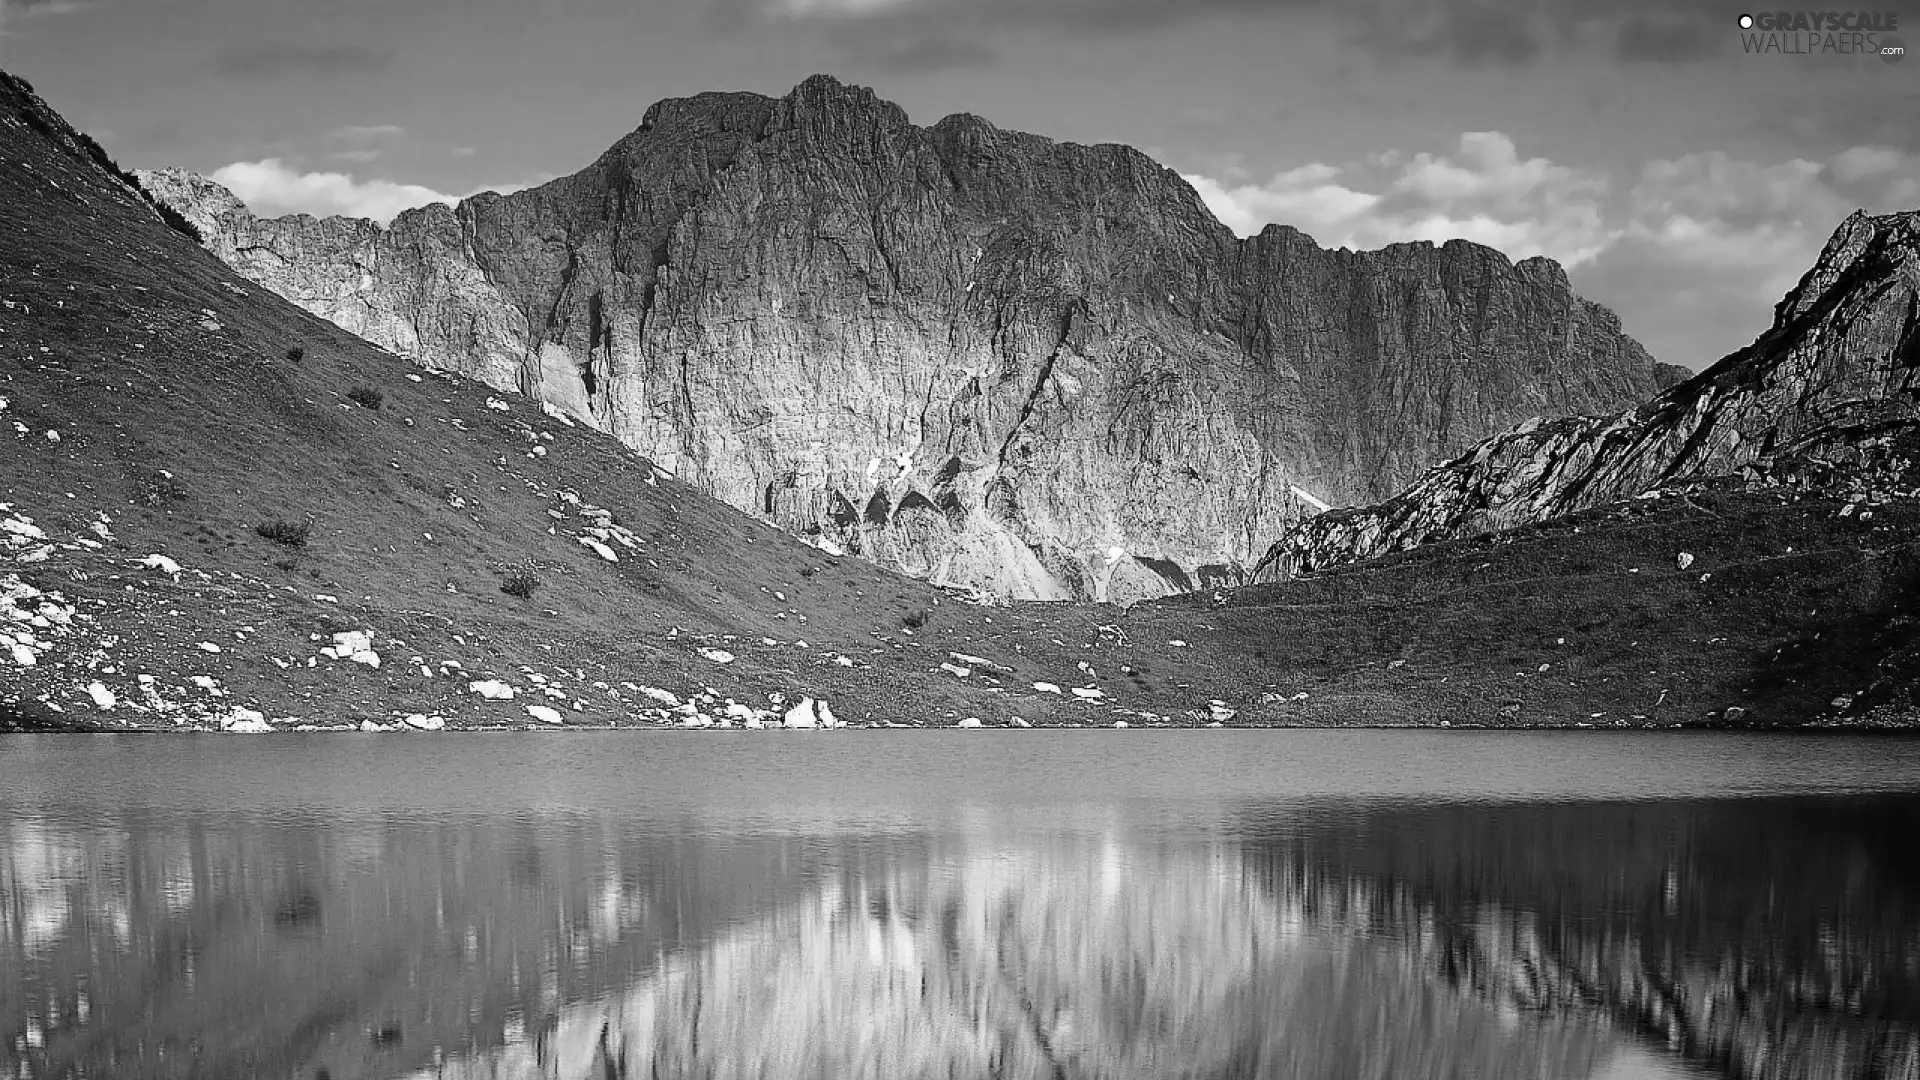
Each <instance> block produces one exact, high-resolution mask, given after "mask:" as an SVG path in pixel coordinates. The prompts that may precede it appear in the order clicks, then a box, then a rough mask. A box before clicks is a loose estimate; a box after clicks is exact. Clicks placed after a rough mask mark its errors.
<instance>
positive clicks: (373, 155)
mask: <svg viewBox="0 0 1920 1080" xmlns="http://www.w3.org/2000/svg"><path fill="white" fill-rule="evenodd" d="M327 156H328V157H330V158H332V159H334V160H335V161H352V162H356V163H358V164H361V165H364V164H366V163H368V162H370V161H379V160H380V151H378V150H335V151H334V152H333V153H331V154H328V155H327Z"/></svg>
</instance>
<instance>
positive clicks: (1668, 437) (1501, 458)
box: [1256, 213, 1920, 580]
mask: <svg viewBox="0 0 1920 1080" xmlns="http://www.w3.org/2000/svg"><path fill="white" fill-rule="evenodd" d="M1916 432H1920V213H1903V214H1892V215H1888V216H1884V217H1869V216H1867V215H1866V214H1864V213H1855V214H1854V215H1853V216H1851V217H1849V218H1848V219H1847V220H1846V221H1845V222H1843V223H1842V224H1841V225H1840V227H1839V228H1838V229H1837V230H1836V231H1835V232H1834V234H1833V237H1832V238H1831V239H1830V240H1828V241H1827V245H1826V248H1825V249H1824V250H1823V251H1821V253H1820V257H1819V259H1818V261H1817V262H1816V263H1815V264H1814V266H1813V268H1812V269H1810V270H1808V271H1807V273H1806V275H1805V276H1804V277H1802V278H1801V279H1800V282H1799V284H1798V285H1796V286H1795V287H1794V289H1793V290H1792V291H1791V292H1789V293H1788V294H1787V296H1786V297H1785V299H1783V300H1781V301H1780V304H1779V305H1778V307H1777V308H1776V309H1775V313H1774V321H1773V326H1772V327H1771V328H1770V329H1768V330H1767V332H1766V333H1764V334H1762V335H1761V336H1760V337H1759V338H1758V339H1757V340H1755V341H1754V343H1753V344H1751V345H1749V346H1747V347H1746V348H1744V349H1742V350H1740V351H1739V352H1736V353H1733V354H1732V355H1730V356H1728V357H1726V358H1725V359H1723V360H1721V361H1720V362H1719V363H1718V364H1715V365H1714V366H1713V367H1712V368H1710V369H1708V370H1706V371H1704V372H1701V373H1700V374H1699V375H1698V376H1696V377H1694V378H1692V379H1689V380H1688V381H1686V382H1684V383H1682V384H1680V385H1678V386H1675V387H1673V388H1671V389H1669V390H1667V391H1666V392H1665V393H1663V394H1661V395H1660V396H1659V397H1657V398H1655V399H1654V400H1652V401H1650V402H1647V403H1646V404H1644V405H1641V406H1639V407H1637V408H1633V409H1628V410H1625V411H1622V412H1619V413H1615V414H1612V415H1608V416H1571V417H1565V418H1562V419H1558V420H1550V421H1532V422H1529V423H1527V424H1524V425H1521V426H1520V427H1518V428H1516V429H1515V430H1513V431H1511V432H1508V433H1506V434H1503V435H1499V436H1496V437H1494V438H1491V439H1488V440H1486V441H1485V442H1483V443H1481V444H1480V445H1479V446H1477V447H1475V448H1474V449H1473V450H1472V451H1470V452H1469V453H1467V454H1466V455H1464V456H1462V457H1460V458H1458V459H1456V460H1454V461H1452V462H1449V463H1447V464H1445V465H1442V466H1440V467H1439V468H1436V469H1434V470H1433V471H1431V472H1429V473H1428V474H1427V475H1425V476H1423V477H1422V478H1420V480H1419V481H1418V482H1416V483H1414V484H1413V485H1412V486H1410V487H1409V488H1407V489H1406V490H1405V491H1403V492H1401V493H1400V494H1398V495H1396V496H1394V497H1393V498H1391V499H1389V500H1387V501H1385V502H1383V503H1380V504H1378V505H1375V506H1371V507H1365V508H1360V509H1353V510H1344V511H1339V512H1335V513H1329V514H1325V515H1322V516H1320V517H1317V518H1314V519H1312V520H1310V521H1306V522H1303V523H1301V524H1300V525H1299V526H1297V527H1296V528H1294V529H1293V530H1292V531H1290V532H1289V533H1288V534H1287V535H1286V536H1285V537H1284V538H1282V539H1281V540H1280V541H1279V542H1278V543H1276V544H1275V545H1274V546H1273V547H1272V548H1271V549H1270V550H1269V551H1268V552H1267V554H1266V556H1265V557H1264V558H1263V559H1262V561H1261V563H1260V566H1259V567H1258V568H1257V570H1256V577H1258V578H1259V579H1260V580H1280V579H1284V578H1286V577H1289V576H1292V575H1294V574H1298V573H1302V572H1306V571H1312V570H1316V569H1321V568H1324V567H1327V566H1332V565H1336V564H1339V563H1343V562H1349V561H1353V560H1356V559H1365V558H1369V557H1372V556H1376V555H1380V554H1383V553H1387V552H1393V551H1403V550H1406V549H1408V548H1412V547H1414V546H1417V545H1419V544H1423V543H1426V542H1429V541H1433V540H1441V539H1449V538H1458V537H1465V536H1473V535H1477V534H1481V533H1487V532H1493V531H1497V530H1501V529H1511V528H1514V527H1516V526H1520V525H1526V524H1531V523H1536V522H1542V521H1547V520H1551V519H1553V518H1557V517H1561V516H1563V515H1566V514H1569V513H1572V512H1575V511H1579V510H1584V509H1588V508H1591V507H1597V506H1604V505H1606V504H1608V503H1614V502H1618V501H1620V500H1622V499H1631V498H1637V497H1658V493H1659V491H1660V489H1663V488H1671V487H1676V486H1681V485H1686V484H1689V483H1692V482H1696V481H1700V480H1704V479H1709V478H1715V477H1726V476H1739V477H1741V478H1744V479H1745V480H1747V481H1750V482H1756V483H1764V484H1774V485H1778V484H1798V485H1800V486H1806V485H1808V484H1815V483H1819V482H1821V481H1823V480H1825V479H1826V478H1828V477H1829V476H1830V475H1831V474H1833V473H1835V472H1844V473H1846V474H1848V475H1849V477H1850V478H1851V480H1850V484H1851V488H1852V490H1850V491H1849V492H1848V493H1847V494H1848V496H1849V498H1850V500H1851V501H1852V503H1853V504H1854V506H1855V508H1856V509H1858V510H1859V511H1860V513H1861V518H1862V520H1870V519H1871V518H1872V517H1873V509H1874V508H1875V507H1876V506H1877V505H1879V504H1880V503H1882V502H1884V501H1885V500H1886V499H1887V498H1888V497H1889V493H1890V492H1893V491H1897V490H1899V489H1901V488H1902V487H1903V482H1902V480H1901V479H1900V477H1901V476H1902V475H1903V474H1904V473H1905V470H1906V469H1907V467H1908V465H1909V464H1910V460H1909V458H1908V456H1907V455H1909V454H1911V453H1913V447H1912V446H1911V445H1909V444H1910V442H1911V440H1912V438H1913V436H1914V435H1915V433H1916ZM1851 512H1852V511H1851V510H1850V511H1849V513H1851Z"/></svg>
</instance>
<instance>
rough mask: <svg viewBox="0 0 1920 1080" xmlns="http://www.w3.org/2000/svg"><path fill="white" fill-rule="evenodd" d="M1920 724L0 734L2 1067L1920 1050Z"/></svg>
mask: <svg viewBox="0 0 1920 1080" xmlns="http://www.w3.org/2000/svg"><path fill="white" fill-rule="evenodd" d="M1916 835H1920V741H1915V740H1904V739H1894V738H1866V737H1859V738H1854V737H1833V738H1793V737H1770V736H1761V735H1753V734H1725V735H1723V734H1711V733H1679V732H1675V733H1659V734H1652V733H1638V734H1626V733H1620V734H1609V733H1598V732H1593V733H1505V732H1502V733H1494V732H1464V731H1461V732H1409V731H1391V732H1389V731H1338V732H1335V731H1233V730H1219V731H1057V730H1056V731H1042V730H1034V731H967V732H958V731H956V732H882V731H848V732H773V731H769V732H744V731H743V732H728V733H718V732H715V733H679V732H607V733H569V734H563V733H526V734H500V735H468V736H459V737H454V736H445V735H440V736H395V735H387V736H361V735H333V736H311V737H308V736H294V735H282V736H277V737H269V738H244V737H219V736H202V737H190V736H162V737H129V736H0V1077H22V1078H26V1077H33V1078H46V1077H112V1078H133V1077H169V1078H171V1077H179V1078H187V1077H193V1078H224V1077H234V1078H241V1077H245V1078H255V1077H261V1078H280V1077H286V1078H301V1080H357V1078H399V1077H406V1078H417V1080H428V1078H442V1080H482V1078H485V1080H506V1078H510V1077H511V1078H518V1077H529V1078H531V1077H543V1078H555V1080H575V1078H578V1080H586V1078H589V1077H591V1078H594V1080H604V1078H607V1077H626V1076H631V1077H649V1078H651V1077H659V1078H675V1077H703V1078H713V1080H726V1078H734V1077H741V1078H744V1077H765V1078H769V1080H772V1078H819V1080H843V1078H871V1080H906V1078H914V1077H935V1076H938V1077H951V1078H956V1080H957V1078H971V1077H981V1078H988V1077H993V1078H1008V1080H1012V1078H1025V1077H1035V1078H1093V1077H1103V1078H1104V1077H1126V1078H1139V1080H1148V1078H1166V1077H1192V1078H1215V1080H1228V1078H1257V1077H1276V1078H1322V1077H1324V1078H1327V1080H1335V1078H1339V1080H1359V1078H1379V1080H1389V1078H1393V1080H1400V1078H1420V1077H1457V1078H1460V1080H1497V1078H1505V1077H1512V1078H1526V1080H1550V1078H1560V1077H1570V1078H1571V1077H1593V1078H1607V1080H1621V1078H1628V1077H1647V1078H1655V1077H1681V1076H1737V1077H1856V1076H1857V1077H1916V1076H1920V869H1917V868H1916V867H1917V866H1920V864H1916V861H1915V859H1914V850H1915V846H1914V837H1915V836H1916Z"/></svg>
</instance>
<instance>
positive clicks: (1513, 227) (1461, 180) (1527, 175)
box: [1186, 131, 1610, 265]
mask: <svg viewBox="0 0 1920 1080" xmlns="http://www.w3.org/2000/svg"><path fill="white" fill-rule="evenodd" d="M1186 179H1187V182H1188V183H1190V184H1192V185H1193V186H1194V189H1195V190H1196V191H1198V192H1199V193H1200V197H1201V199H1202V201H1204V202H1205V203H1206V204H1207V206H1208V208H1209V209H1211V210H1212V211H1213V212H1214V214H1215V216H1217V217H1219V218H1220V220H1221V221H1222V222H1223V223H1224V224H1226V225H1227V226H1228V227H1229V228H1232V229H1233V230H1234V231H1235V232H1236V233H1239V234H1240V235H1243V236H1245V235H1251V234H1253V233H1255V232H1257V231H1259V229H1260V228H1262V227H1263V226H1265V225H1266V224H1267V223H1269V222H1278V223H1283V224H1288V225H1292V226H1294V227H1296V228H1299V229H1301V230H1302V231H1304V232H1307V233H1309V234H1311V235H1312V236H1313V237H1314V238H1315V239H1316V240H1318V241H1320V242H1321V243H1323V244H1328V245H1332V246H1336V247H1354V248H1371V247H1379V246H1382V245H1385V244H1390V243H1397V242H1401V241H1410V240H1427V241H1431V242H1433V243H1444V242H1446V241H1447V240H1451V239H1456V238H1457V239H1464V240H1472V241H1475V242H1477V243H1482V244H1486V245H1488V246H1489V247H1495V248H1499V249H1500V250H1502V251H1504V252H1506V253H1507V254H1508V255H1509V256H1510V257H1512V258H1516V259H1518V258H1525V257H1527V256H1530V255H1547V256H1550V257H1552V258H1555V259H1558V260H1559V261H1561V262H1562V263H1566V264H1569V265H1573V264H1578V263H1580V262H1584V261H1586V260H1588V259H1591V258H1593V257H1594V256H1596V255H1597V254H1599V252H1600V251H1601V250H1602V249H1603V248H1605V246H1606V245H1607V243H1608V242H1609V239H1610V237H1609V234H1608V230H1607V227H1606V225H1605V221H1604V215H1603V203H1604V200H1605V199H1606V196H1607V188H1608V184H1607V180H1606V178H1605V177H1603V176H1600V175H1598V174H1595V173H1590V172H1585V171H1582V170H1577V169H1573V168H1569V167H1567V166H1564V165H1556V164H1554V163H1553V162H1551V161H1549V160H1547V159H1545V158H1538V157H1536V158H1522V157H1521V156H1520V155H1519V153H1518V152H1517V150H1516V148H1515V146H1514V143H1513V140H1512V139H1511V138H1509V137H1508V136H1506V135H1504V134H1502V133H1500V132H1497V131H1478V132H1467V133H1466V134H1463V135H1461V136H1460V138H1459V141H1458V143H1457V145H1456V147H1455V149H1454V150H1453V151H1452V152H1451V153H1449V154H1432V153H1425V152H1422V153H1418V154H1414V155H1411V156H1407V155H1403V154H1399V153H1396V152H1392V151H1389V152H1385V153H1381V154H1375V155H1373V156H1371V157H1369V158H1367V159H1364V160H1362V161H1359V162H1354V163H1351V164H1347V165H1328V164H1324V163H1315V164H1311V165H1303V166H1301V167H1299V168H1296V169H1291V170H1288V171H1286V172H1283V173H1280V174H1278V175H1276V176H1274V177H1273V178H1272V179H1270V180H1268V181H1267V182H1266V183H1264V184H1242V185H1239V186H1234V187H1229V186H1227V185H1225V184H1222V183H1221V182H1219V181H1217V180H1214V179H1213V178H1211V177H1207V176H1200V175H1190V176H1188V177H1187V178H1186Z"/></svg>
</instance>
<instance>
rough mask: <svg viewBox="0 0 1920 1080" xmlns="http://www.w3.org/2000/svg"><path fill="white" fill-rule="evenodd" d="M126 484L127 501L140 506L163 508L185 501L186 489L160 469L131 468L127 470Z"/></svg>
mask: <svg viewBox="0 0 1920 1080" xmlns="http://www.w3.org/2000/svg"><path fill="white" fill-rule="evenodd" d="M127 484H128V487H129V488H130V489H131V490H130V491H129V497H128V501H129V502H132V503H135V504H137V505H140V506H165V505H167V504H169V503H177V502H185V501H186V499H187V489H186V488H185V487H182V486H181V485H180V482H179V481H177V480H175V479H174V478H173V477H172V476H171V475H169V474H167V473H166V472H164V471H162V470H160V469H146V468H141V467H139V466H134V467H131V468H129V469H128V470H127Z"/></svg>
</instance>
